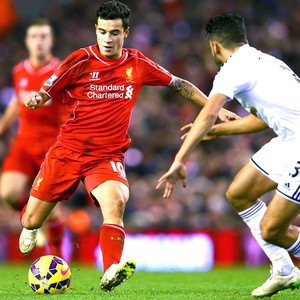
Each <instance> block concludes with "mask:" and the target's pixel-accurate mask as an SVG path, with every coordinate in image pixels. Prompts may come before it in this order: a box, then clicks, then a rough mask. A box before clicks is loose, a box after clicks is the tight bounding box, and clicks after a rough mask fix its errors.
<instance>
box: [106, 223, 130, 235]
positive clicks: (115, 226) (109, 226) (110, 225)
mask: <svg viewBox="0 0 300 300" xmlns="http://www.w3.org/2000/svg"><path fill="white" fill-rule="evenodd" d="M101 227H108V228H114V229H118V230H120V231H122V232H123V233H124V235H125V230H124V227H122V226H120V225H116V224H102V226H101Z"/></svg>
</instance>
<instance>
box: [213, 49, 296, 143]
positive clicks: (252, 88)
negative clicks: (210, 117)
mask: <svg viewBox="0 0 300 300" xmlns="http://www.w3.org/2000/svg"><path fill="white" fill-rule="evenodd" d="M213 94H223V95H225V96H227V97H228V98H229V99H233V98H236V99H237V100H238V101H239V102H240V103H241V105H242V106H243V107H244V108H245V109H247V110H248V111H250V112H251V113H254V114H255V115H256V116H257V117H259V118H261V119H262V120H264V121H265V122H266V123H267V124H268V126H269V127H270V128H272V129H273V130H274V132H275V133H276V134H277V135H278V136H280V138H281V139H293V138H296V137H297V138H299V137H300V78H299V77H298V76H297V75H296V74H295V73H294V72H293V71H292V70H291V69H290V68H289V67H288V66H287V65H286V64H285V63H284V62H282V61H281V60H279V59H277V58H275V57H273V56H271V55H268V54H265V53H263V52H261V51H259V50H257V49H255V48H253V47H250V46H249V45H248V44H246V45H243V46H242V47H240V48H239V49H238V50H237V51H236V52H235V53H234V54H233V55H232V56H231V57H230V58H229V59H228V61H227V62H226V63H225V64H224V65H223V66H222V68H221V69H220V71H219V73H218V74H217V75H216V77H215V80H214V83H213V88H212V91H211V92H210V96H211V95H213Z"/></svg>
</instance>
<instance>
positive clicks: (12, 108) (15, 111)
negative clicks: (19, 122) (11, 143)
mask: <svg viewBox="0 0 300 300" xmlns="http://www.w3.org/2000/svg"><path fill="white" fill-rule="evenodd" d="M18 116H19V100H18V98H17V97H14V98H13V99H12V100H11V101H10V102H9V104H8V106H7V108H6V109H5V112H4V114H3V116H2V118H1V120H0V135H2V134H4V133H5V131H6V130H7V129H8V128H9V126H10V125H11V124H12V123H13V122H14V121H15V120H16V119H17V117H18Z"/></svg>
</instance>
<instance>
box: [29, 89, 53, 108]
mask: <svg viewBox="0 0 300 300" xmlns="http://www.w3.org/2000/svg"><path fill="white" fill-rule="evenodd" d="M49 99H51V98H50V97H49V96H48V95H47V94H46V93H45V92H44V91H42V90H40V91H38V92H30V93H29V94H28V95H27V96H26V98H25V100H24V104H25V106H26V107H28V108H30V109H36V108H39V107H41V106H42V105H43V104H44V103H46V102H47V101H48V100H49Z"/></svg>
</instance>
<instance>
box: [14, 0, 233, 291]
mask: <svg viewBox="0 0 300 300" xmlns="http://www.w3.org/2000/svg"><path fill="white" fill-rule="evenodd" d="M129 17H130V10H129V9H128V7H127V6H126V5H125V4H123V3H121V2H118V1H109V2H106V3H104V4H101V5H100V7H99V9H98V11H97V19H96V28H95V29H96V36H97V44H95V45H91V46H89V47H85V48H81V49H79V50H76V51H74V52H73V53H71V54H70V55H69V56H68V57H67V58H66V60H65V61H64V62H63V63H62V65H61V66H60V67H59V69H58V70H57V71H56V72H55V73H54V75H53V76H51V77H50V78H49V80H47V81H46V82H45V84H44V85H43V86H42V89H41V90H40V91H39V92H31V93H30V94H29V95H28V96H27V99H26V101H25V104H26V106H27V107H28V108H31V109H36V108H40V107H41V106H42V105H43V104H45V103H47V101H49V100H50V99H51V98H52V97H54V96H56V95H57V94H59V93H61V92H63V93H64V103H65V105H66V107H67V110H68V112H69V118H68V120H67V121H66V122H65V124H64V125H62V127H61V130H60V134H59V136H58V141H57V142H56V144H55V145H54V146H53V147H51V149H50V150H49V152H48V154H47V156H46V158H45V161H44V163H43V165H42V167H41V170H40V172H39V174H38V175H37V177H36V179H35V182H34V184H33V186H32V189H31V192H30V195H31V196H30V199H29V202H28V205H27V209H26V211H25V212H24V215H23V218H22V225H23V227H24V228H23V230H22V233H21V235H20V243H19V246H20V251H21V252H23V253H28V252H30V251H31V250H32V249H33V247H34V245H35V243H36V228H39V227H41V226H42V225H43V223H44V221H45V219H46V218H47V216H48V214H49V213H50V212H51V210H52V209H53V207H55V205H56V204H57V202H58V201H62V200H63V199H67V198H69V197H70V195H72V193H73V192H74V191H75V189H76V187H77V186H78V184H79V182H80V181H83V183H84V185H85V188H86V189H87V191H88V193H89V195H90V197H91V199H92V200H93V201H94V203H95V205H96V206H100V208H101V212H102V215H103V225H102V226H101V228H100V247H101V250H102V256H103V265H104V271H105V273H104V275H103V277H102V279H101V281H100V287H101V289H102V290H104V291H111V290H112V289H114V288H115V287H116V286H118V285H119V284H120V283H122V282H123V281H124V280H126V279H128V278H129V277H130V276H132V275H133V273H134V271H135V267H136V266H135V262H134V261H132V260H129V261H126V262H124V263H120V260H121V256H122V252H123V245H124V240H125V230H124V224H123V214H124V210H125V205H126V202H127V200H128V198H129V188H128V182H127V178H126V173H125V167H124V154H125V152H126V150H127V149H128V148H129V146H130V137H129V134H128V127H129V123H130V117H131V113H132V109H133V106H134V104H135V101H136V100H137V98H138V95H139V91H140V89H141V88H142V86H144V85H151V86H168V87H169V88H170V89H172V90H174V91H175V92H177V93H178V94H180V95H182V96H184V97H185V98H187V99H188V100H191V101H193V102H195V103H197V104H199V105H204V103H205V102H206V100H207V98H206V96H205V95H204V94H203V93H202V92H201V91H199V89H197V88H196V87H195V86H194V85H192V84H191V83H190V82H188V81H186V80H183V79H181V78H178V77H175V76H173V75H172V74H171V73H170V72H168V71H166V70H165V69H163V68H162V67H160V66H159V65H158V64H156V63H155V62H153V61H152V60H150V59H149V58H147V57H145V56H144V55H143V54H142V53H141V52H140V51H138V50H135V49H129V48H123V43H124V39H125V38H126V37H127V36H128V34H129ZM221 114H222V116H221V119H223V120H224V119H227V118H231V117H234V118H235V117H236V115H235V114H233V113H231V112H228V111H226V110H223V111H222V113H221Z"/></svg>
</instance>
